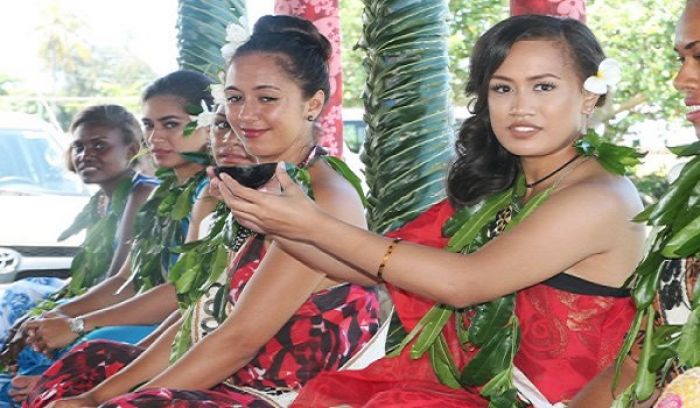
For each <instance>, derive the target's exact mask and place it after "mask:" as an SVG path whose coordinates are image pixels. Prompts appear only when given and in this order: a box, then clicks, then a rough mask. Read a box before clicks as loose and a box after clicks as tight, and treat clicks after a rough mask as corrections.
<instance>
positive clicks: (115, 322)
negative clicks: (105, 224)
mask: <svg viewBox="0 0 700 408" xmlns="http://www.w3.org/2000/svg"><path fill="white" fill-rule="evenodd" d="M210 83H211V81H210V80H209V79H208V78H207V77H206V76H204V75H203V74H200V73H196V72H191V71H177V72H174V73H172V74H169V75H167V76H165V77H162V78H160V79H158V80H156V81H155V82H154V83H153V84H151V85H150V86H149V87H148V88H147V89H146V90H145V92H144V96H143V110H144V117H143V119H142V122H143V127H144V129H145V130H146V132H147V134H146V136H147V137H146V142H147V144H148V148H149V150H150V152H151V155H152V157H153V159H154V161H155V163H156V165H157V166H158V167H159V168H160V169H161V170H159V175H160V178H161V180H162V182H161V184H160V186H159V187H158V188H157V189H156V190H155V191H154V192H153V194H152V196H151V198H149V200H148V201H147V202H146V203H145V204H144V205H143V207H142V209H141V211H140V212H139V213H138V214H137V216H136V224H137V226H136V232H135V234H134V237H135V238H134V241H133V244H132V248H131V251H130V254H129V257H128V258H127V261H126V262H124V263H123V265H122V266H121V268H120V270H119V272H118V273H117V274H115V275H114V276H112V277H110V278H108V279H107V280H105V281H104V282H102V283H100V284H99V285H97V286H95V287H93V288H91V289H90V290H89V291H88V292H87V293H85V294H84V295H81V296H78V297H76V298H74V299H71V300H70V301H68V302H66V303H63V304H61V305H59V306H58V307H56V308H55V309H54V310H53V311H51V312H50V313H48V314H46V315H44V316H43V317H42V318H39V319H35V320H32V321H29V322H27V323H26V324H25V325H24V327H23V329H22V330H23V332H24V333H25V335H26V336H27V340H26V341H27V343H29V344H31V345H32V347H33V348H34V349H35V350H37V351H40V352H49V351H53V350H60V349H62V348H63V347H66V346H68V345H70V344H74V343H75V342H76V341H82V340H85V339H91V338H101V339H104V338H107V339H111V340H115V341H125V342H129V343H136V342H138V341H140V340H141V339H142V338H143V337H144V336H146V335H148V334H149V333H150V332H151V331H152V330H153V329H154V328H155V326H156V325H157V324H158V323H160V322H161V321H162V320H163V319H165V318H166V317H167V316H168V315H170V314H171V313H172V312H173V311H174V310H176V309H177V299H176V297H175V292H174V290H173V288H172V285H167V284H161V283H163V282H164V280H165V279H166V278H167V272H168V270H169V268H170V266H171V264H172V263H173V262H174V261H175V260H176V259H177V254H176V253H173V252H171V251H170V248H171V247H174V246H178V245H180V244H182V243H183V242H184V240H185V235H186V234H188V233H189V234H190V235H191V236H193V237H196V236H197V228H198V227H199V223H200V221H201V218H203V217H204V216H205V215H206V214H207V213H209V212H211V210H212V209H213V201H214V200H203V204H205V205H204V207H208V208H203V209H200V210H197V211H194V210H193V209H192V205H193V203H194V201H195V199H196V198H197V197H198V196H200V195H201V194H202V193H203V191H204V190H205V187H206V185H207V184H208V180H207V177H206V174H205V173H204V165H202V164H199V163H195V162H191V161H189V160H187V159H186V158H185V157H184V156H182V155H181V154H180V153H181V152H201V151H202V149H205V148H206V147H205V146H206V141H207V139H208V128H200V129H197V130H196V131H194V132H193V134H191V135H185V131H184V130H185V127H186V126H187V125H188V124H189V123H190V121H191V119H190V114H189V113H188V111H187V108H186V107H187V106H188V105H193V106H200V104H201V102H202V101H205V102H207V103H208V104H209V105H211V104H212V103H213V99H212V97H211V94H209V92H208V91H207V89H208V87H209V85H210ZM180 197H182V199H180V200H179V201H178V199H179V198H180ZM178 202H179V203H180V205H175V203H178ZM190 219H192V228H189V230H188V227H189V223H190ZM132 274H133V277H130V276H131V275H132ZM137 290H139V291H141V292H144V293H143V294H142V295H140V296H136V297H134V294H135V293H136V291H137ZM95 329H96V330H95ZM79 339H81V340H79ZM30 351H31V350H27V351H26V352H30ZM24 352H25V351H23V353H24ZM56 357H57V356H56ZM50 364H51V361H48V362H45V361H44V362H41V364H39V365H38V366H36V367H31V368H26V369H24V371H29V372H30V373H32V374H40V373H41V372H43V371H44V370H45V369H46V368H48V366H49V365H50ZM20 368H21V367H20ZM15 383H16V388H17V390H15V391H16V393H18V394H21V391H22V389H24V392H25V393H26V391H28V390H27V388H29V387H30V386H31V385H32V384H31V382H30V381H28V379H23V380H22V381H16V382H15Z"/></svg>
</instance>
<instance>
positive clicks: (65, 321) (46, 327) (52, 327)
mask: <svg viewBox="0 0 700 408" xmlns="http://www.w3.org/2000/svg"><path fill="white" fill-rule="evenodd" d="M70 320H71V318H70V317H66V316H59V317H51V318H48V319H36V320H32V321H30V322H27V324H26V326H25V332H26V333H27V343H28V344H31V345H32V346H33V347H34V349H35V350H37V351H39V352H42V353H46V352H49V351H50V350H55V349H57V348H61V347H65V346H67V345H69V344H71V343H72V342H73V341H75V339H77V338H78V335H77V334H76V333H74V332H73V331H71V329H70V325H69V324H70Z"/></svg>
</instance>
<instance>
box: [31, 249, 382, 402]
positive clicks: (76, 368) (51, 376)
mask: <svg viewBox="0 0 700 408" xmlns="http://www.w3.org/2000/svg"><path fill="white" fill-rule="evenodd" d="M264 254H265V249H264V247H263V245H262V239H260V237H257V238H256V237H252V238H250V239H249V240H248V242H247V243H246V244H245V245H244V246H243V248H242V249H241V251H239V254H238V257H237V259H236V260H234V264H235V265H239V266H238V267H235V268H234V269H235V271H234V272H233V273H232V274H231V275H230V288H231V290H230V292H229V293H230V298H229V301H230V302H231V304H232V305H235V302H236V300H237V299H238V297H239V296H240V295H241V293H242V292H243V289H244V288H245V285H246V283H247V282H248V281H249V280H250V278H251V277H252V276H253V273H254V272H255V270H256V269H257V267H258V265H259V263H260V260H261V259H262V258H263V256H264ZM378 310H379V306H378V300H377V296H376V292H375V291H374V290H373V289H372V288H369V289H368V288H363V287H361V286H357V285H350V284H343V285H338V286H334V287H332V288H329V289H326V290H323V291H320V292H317V293H314V294H313V295H312V296H311V297H310V298H309V299H308V300H307V301H306V302H305V303H304V304H303V305H302V306H301V307H300V308H299V310H297V311H296V313H295V314H294V315H293V316H292V318H291V319H290V320H289V321H287V323H286V324H285V325H284V326H283V327H282V328H281V329H280V330H279V332H277V334H276V335H275V336H274V337H273V338H272V339H270V340H269V341H268V342H267V344H265V346H264V347H263V348H262V349H261V350H260V351H259V352H258V354H257V355H256V356H255V357H254V358H253V360H251V361H250V362H249V363H248V364H247V365H246V366H245V367H243V368H241V369H240V370H238V371H237V372H235V373H234V374H233V375H232V376H231V377H230V378H229V379H227V380H226V381H225V382H224V383H222V384H220V385H217V386H215V387H213V388H212V389H210V390H197V391H188V390H172V389H164V388H158V389H149V390H144V391H139V392H134V393H130V394H126V395H122V396H119V397H116V398H114V399H112V400H110V401H108V402H106V403H105V404H103V405H102V406H104V407H149V408H150V407H172V406H177V407H212V406H236V407H253V408H254V407H275V406H278V405H277V403H276V402H275V398H274V397H275V395H276V394H281V393H284V392H287V391H293V390H297V389H299V388H301V386H302V385H304V384H305V383H306V382H307V381H308V380H310V379H311V378H313V377H315V376H316V375H318V374H319V373H321V372H324V371H330V370H337V369H338V368H340V367H341V366H342V365H343V364H344V363H345V362H346V361H347V360H348V359H349V358H350V357H351V356H352V355H353V354H354V353H355V352H356V351H358V350H359V349H360V348H361V347H362V346H363V345H364V344H365V343H366V342H367V341H368V340H369V339H370V338H371V337H372V335H373V334H374V333H375V332H376V330H377V328H378ZM193 326H197V330H193V331H197V332H199V331H200V329H201V328H202V327H201V325H200V324H196V325H193ZM200 334H201V333H200ZM194 338H200V336H194ZM142 351H143V350H141V349H139V348H136V347H134V346H130V345H127V344H121V343H114V342H105V341H99V342H88V343H84V344H82V345H80V346H79V347H77V348H75V349H73V350H71V351H70V352H69V353H68V354H67V355H66V356H65V357H63V358H62V359H61V360H59V361H57V362H56V363H55V364H54V365H53V366H51V367H50V368H49V369H48V370H47V371H46V372H45V373H44V375H43V376H42V378H41V380H40V381H39V383H38V384H37V386H36V387H35V388H34V389H33V390H32V392H31V393H30V395H29V397H28V398H27V400H26V401H25V404H24V405H23V406H25V407H43V406H45V405H47V404H48V403H50V402H51V401H54V400H56V399H60V398H65V397H69V396H74V395H78V394H81V393H83V392H86V391H88V390H90V389H92V388H93V387H95V386H96V385H97V384H99V383H100V382H102V381H103V380H104V379H106V378H108V377H110V376H111V375H114V374H115V373H117V372H118V371H119V370H121V369H122V368H123V367H124V366H126V365H127V364H129V363H130V362H131V361H133V360H134V359H135V358H136V357H138V355H139V354H140V353H141V352H142Z"/></svg>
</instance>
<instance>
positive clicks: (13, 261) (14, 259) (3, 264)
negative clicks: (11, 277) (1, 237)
mask: <svg viewBox="0 0 700 408" xmlns="http://www.w3.org/2000/svg"><path fill="white" fill-rule="evenodd" d="M21 258H22V255H20V254H19V252H17V251H15V250H14V249H10V248H0V274H2V273H11V272H14V271H15V270H16V269H17V266H19V261H20V259H21Z"/></svg>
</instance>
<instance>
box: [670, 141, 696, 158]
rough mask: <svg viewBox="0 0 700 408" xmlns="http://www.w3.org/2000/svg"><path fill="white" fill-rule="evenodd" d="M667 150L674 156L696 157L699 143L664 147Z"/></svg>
mask: <svg viewBox="0 0 700 408" xmlns="http://www.w3.org/2000/svg"><path fill="white" fill-rule="evenodd" d="M666 148H667V149H668V150H670V151H671V153H673V154H675V155H676V156H681V157H683V156H696V155H698V154H700V142H694V143H691V144H687V145H682V146H673V147H671V146H666Z"/></svg>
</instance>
